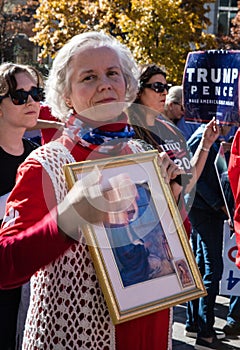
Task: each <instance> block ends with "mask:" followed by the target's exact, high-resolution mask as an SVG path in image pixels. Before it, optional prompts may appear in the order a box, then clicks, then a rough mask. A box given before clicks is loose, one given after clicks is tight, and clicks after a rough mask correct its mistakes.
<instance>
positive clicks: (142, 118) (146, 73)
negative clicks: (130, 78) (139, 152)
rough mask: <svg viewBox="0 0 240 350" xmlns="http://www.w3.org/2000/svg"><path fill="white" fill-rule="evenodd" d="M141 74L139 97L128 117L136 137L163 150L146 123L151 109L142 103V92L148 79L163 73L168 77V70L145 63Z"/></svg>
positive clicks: (129, 110)
mask: <svg viewBox="0 0 240 350" xmlns="http://www.w3.org/2000/svg"><path fill="white" fill-rule="evenodd" d="M140 72H141V75H140V77H139V89H138V94H137V98H136V100H135V101H134V103H133V104H132V105H131V107H129V109H128V117H129V121H130V124H131V125H132V127H133V129H134V131H135V136H134V138H136V139H141V140H144V141H146V142H147V143H149V144H150V145H152V146H153V147H154V148H156V149H158V150H159V151H162V149H160V147H159V144H158V142H157V141H156V140H155V139H154V137H153V136H152V133H151V132H150V131H149V129H148V126H147V123H146V114H147V112H148V113H149V111H150V109H149V108H148V107H145V106H144V105H143V104H142V103H141V94H142V91H143V89H144V85H145V84H146V83H148V81H149V80H150V79H151V77H153V76H154V75H157V74H161V75H163V76H164V78H166V76H167V75H166V72H165V71H164V70H163V69H162V68H160V67H159V66H158V65H156V64H155V63H152V64H145V65H142V66H141V67H140Z"/></svg>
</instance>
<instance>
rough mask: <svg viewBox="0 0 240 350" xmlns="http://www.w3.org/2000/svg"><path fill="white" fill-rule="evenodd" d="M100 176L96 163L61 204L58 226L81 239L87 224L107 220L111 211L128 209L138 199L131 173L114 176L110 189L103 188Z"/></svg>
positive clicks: (63, 231) (76, 238)
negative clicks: (81, 232)
mask: <svg viewBox="0 0 240 350" xmlns="http://www.w3.org/2000/svg"><path fill="white" fill-rule="evenodd" d="M101 177H102V176H101V173H100V171H99V170H98V168H96V167H95V168H94V170H93V171H92V172H91V173H90V174H88V175H87V176H86V177H84V178H82V179H80V180H78V181H77V182H75V184H74V186H73V187H72V188H71V189H70V191H69V192H68V193H67V195H66V196H65V198H64V200H63V201H62V202H61V203H60V204H59V205H58V207H57V209H58V227H59V229H60V231H61V232H62V233H63V234H66V235H67V236H70V237H72V238H74V239H75V240H79V239H80V236H79V235H80V231H81V229H82V228H83V226H84V225H86V224H97V223H100V222H105V223H106V222H108V218H109V212H124V211H127V209H128V208H129V207H131V205H132V204H133V203H134V202H135V200H136V197H137V189H136V186H135V184H134V183H133V182H132V180H131V179H130V177H129V176H127V175H126V174H120V175H117V176H114V177H112V178H111V179H109V183H110V188H108V189H103V188H102V186H101V184H100V182H101ZM106 194H107V195H106Z"/></svg>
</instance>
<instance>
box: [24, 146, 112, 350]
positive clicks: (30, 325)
mask: <svg viewBox="0 0 240 350" xmlns="http://www.w3.org/2000/svg"><path fill="white" fill-rule="evenodd" d="M30 158H33V159H36V160H37V161H39V162H40V163H41V164H42V166H43V168H44V169H45V170H46V171H47V173H48V175H49V177H50V179H51V180H52V183H53V187H54V190H55V194H56V198H57V203H59V202H60V201H61V200H63V198H64V196H65V195H66V193H67V184H66V181H65V177H64V173H63V165H64V164H66V163H70V162H75V159H74V158H73V156H72V155H71V154H70V152H69V151H68V149H67V148H66V147H64V146H63V145H62V144H61V143H59V142H56V141H53V142H50V143H49V144H47V145H45V146H42V147H40V148H38V149H37V150H35V151H34V152H33V153H31V155H30ZM23 349H29V350H33V349H54V350H63V349H69V350H70V349H71V350H73V349H83V350H85V349H86V350H87V349H92V350H98V349H99V350H102V349H106V350H107V349H108V350H114V349H115V328H114V326H113V324H112V322H111V319H110V316H109V312H108V309H107V307H106V304H105V301H104V297H103V294H102V291H101V289H100V286H99V284H98V280H97V277H96V273H95V270H94V267H93V264H92V260H91V257H90V255H89V251H88V249H87V246H86V245H85V244H84V243H83V242H80V243H76V244H74V245H73V246H72V247H71V248H70V249H68V251H67V252H66V253H65V254H64V255H63V256H61V257H60V258H58V259H57V260H56V261H54V262H52V263H50V264H49V265H48V266H46V267H44V268H42V269H41V270H39V271H38V272H37V273H36V274H35V275H34V276H33V277H32V278H31V299H30V306H29V310H28V316H27V321H26V327H25V333H24V340H23Z"/></svg>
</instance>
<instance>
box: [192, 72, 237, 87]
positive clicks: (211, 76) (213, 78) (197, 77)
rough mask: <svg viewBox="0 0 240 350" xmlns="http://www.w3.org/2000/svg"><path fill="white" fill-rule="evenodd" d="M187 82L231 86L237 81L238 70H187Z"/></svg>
mask: <svg viewBox="0 0 240 350" xmlns="http://www.w3.org/2000/svg"><path fill="white" fill-rule="evenodd" d="M186 73H187V75H188V81H189V82H190V83H192V82H193V81H197V82H198V83H201V82H203V83H209V82H212V83H220V82H221V81H222V82H223V83H224V84H233V83H234V81H235V80H236V79H238V68H211V69H210V70H209V69H207V68H187V70H186Z"/></svg>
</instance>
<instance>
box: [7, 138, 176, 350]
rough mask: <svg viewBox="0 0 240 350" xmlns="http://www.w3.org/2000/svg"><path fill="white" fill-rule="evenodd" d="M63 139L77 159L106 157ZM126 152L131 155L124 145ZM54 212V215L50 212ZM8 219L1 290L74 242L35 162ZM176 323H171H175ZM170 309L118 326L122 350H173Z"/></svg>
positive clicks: (27, 166)
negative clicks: (170, 346) (64, 229)
mask: <svg viewBox="0 0 240 350" xmlns="http://www.w3.org/2000/svg"><path fill="white" fill-rule="evenodd" d="M60 140H61V143H62V144H64V145H65V146H66V147H67V148H68V149H69V150H71V153H72V155H73V157H74V158H75V159H76V161H81V160H84V159H86V158H87V159H93V158H94V159H96V158H102V157H103V155H102V154H99V153H97V152H92V153H91V154H89V151H88V150H87V149H84V148H83V147H82V146H80V145H75V144H73V142H72V141H71V140H70V139H69V138H68V137H64V136H62V137H61V138H60ZM123 153H124V154H126V153H129V150H128V149H126V148H125V149H124V150H123ZM49 210H50V213H49ZM7 214H8V222H7V224H6V223H5V228H4V229H2V230H1V236H0V265H1V274H0V288H2V289H6V288H11V287H16V286H18V285H21V284H23V283H24V282H26V281H27V280H28V279H29V278H30V277H31V275H33V274H34V273H35V272H36V271H37V270H38V269H39V268H40V267H42V266H45V265H47V264H49V263H50V262H51V261H53V260H55V259H56V258H57V257H58V256H60V255H61V254H63V253H64V252H65V251H66V249H68V248H69V247H70V245H71V244H73V240H71V239H70V238H69V239H68V238H67V239H65V238H63V236H62V235H60V234H59V232H58V227H57V224H56V198H55V193H54V190H53V186H52V183H51V180H50V178H49V176H48V174H47V173H46V172H45V171H44V169H43V168H42V166H41V165H40V164H39V163H38V162H37V161H35V160H31V159H30V160H27V161H26V162H24V163H23V164H22V165H21V167H20V170H19V173H18V176H17V182H16V186H15V188H14V189H13V191H12V193H11V195H10V197H9V200H8V203H7ZM170 327H171V326H170ZM168 332H169V309H167V310H163V311H159V312H156V313H153V314H150V315H147V316H144V317H140V318H137V319H134V320H131V321H128V322H125V323H122V324H120V325H117V326H116V349H117V350H130V349H131V350H132V349H136V350H137V349H139V350H140V349H141V350H148V349H151V350H159V349H161V350H167V348H168Z"/></svg>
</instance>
